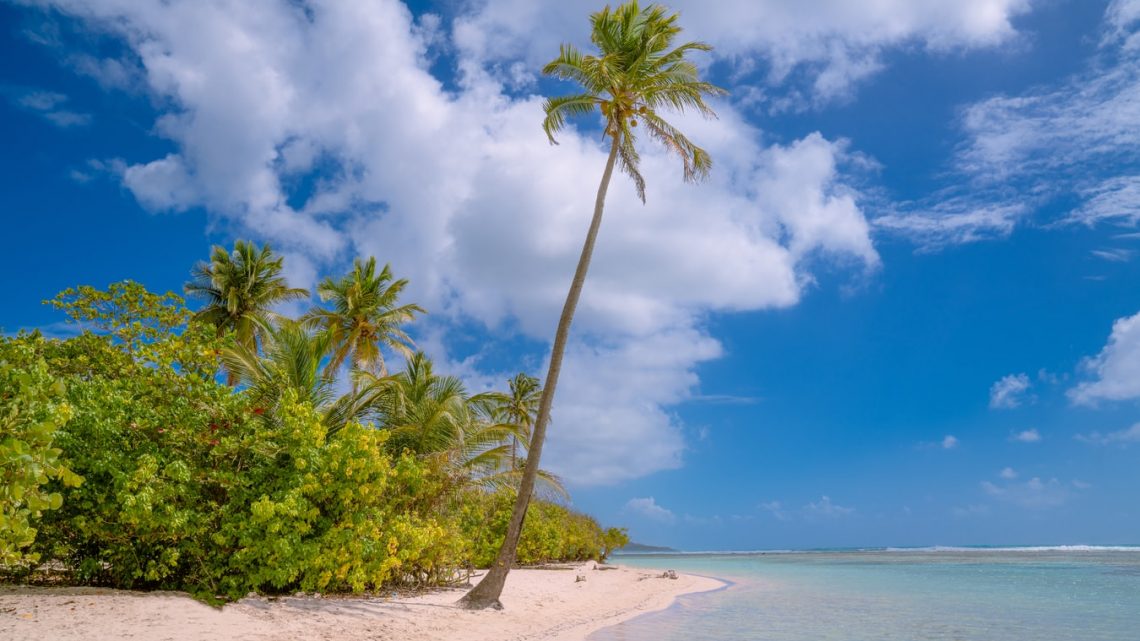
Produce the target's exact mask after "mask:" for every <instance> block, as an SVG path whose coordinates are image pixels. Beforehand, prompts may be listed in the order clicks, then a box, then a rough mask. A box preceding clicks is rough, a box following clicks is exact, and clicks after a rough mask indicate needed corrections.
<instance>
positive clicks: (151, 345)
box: [0, 283, 611, 600]
mask: <svg viewBox="0 0 1140 641" xmlns="http://www.w3.org/2000/svg"><path fill="white" fill-rule="evenodd" d="M56 305H57V306H58V307H61V308H63V309H64V310H66V311H67V312H68V314H69V315H71V316H72V317H73V318H75V319H77V320H80V321H82V322H84V323H86V324H89V325H92V326H95V327H98V328H99V330H100V332H101V333H100V334H94V333H90V332H84V333H83V334H81V335H79V336H76V337H74V338H70V339H66V340H51V339H46V338H44V337H42V336H40V335H39V334H21V335H19V336H16V337H0V429H2V430H3V432H2V433H0V474H2V475H3V477H2V480H3V487H0V501H2V505H0V507H2V512H0V518H2V519H3V521H0V526H3V527H0V575H7V576H9V577H11V576H16V577H19V576H22V575H26V574H27V573H29V572H30V571H32V569H33V568H34V566H35V561H37V560H39V561H40V562H45V561H50V562H52V567H53V568H57V569H60V570H62V572H63V574H62V576H60V577H58V578H61V579H62V580H64V581H67V582H70V583H76V584H97V585H109V586H114V587H121V588H142V589H176V590H186V591H189V592H191V593H194V594H196V595H198V596H200V597H203V598H205V599H208V600H213V599H214V598H216V597H218V596H221V597H223V598H236V597H240V596H243V595H245V594H246V593H248V592H250V591H259V592H287V591H294V590H304V591H320V592H343V591H356V592H359V591H364V590H375V589H379V588H381V587H384V586H393V585H411V586H421V585H432V584H439V583H441V582H445V581H448V580H450V579H452V578H454V577H455V575H456V570H457V569H458V568H464V567H466V566H468V565H469V564H472V563H473V564H475V565H486V564H487V563H489V562H490V560H491V559H492V558H493V557H494V553H495V551H496V550H497V549H498V546H499V545H500V543H501V542H502V538H503V533H504V531H505V529H506V520H507V518H508V517H509V514H510V510H511V503H512V502H513V497H512V496H511V495H510V494H509V493H505V492H499V493H497V494H487V493H484V492H482V491H479V490H476V489H472V488H473V487H474V486H472V485H470V484H467V485H465V484H464V483H463V482H462V481H463V479H461V478H459V476H457V473H456V470H455V469H454V468H449V467H447V459H446V457H439V456H431V455H423V454H420V453H413V452H409V451H402V450H400V449H398V448H396V447H393V445H392V443H390V442H389V434H390V432H389V431H388V430H387V429H385V426H383V425H380V426H378V427H376V426H372V425H368V426H362V425H360V424H358V423H356V422H348V423H347V425H346V426H345V427H343V429H339V430H337V431H335V433H333V434H331V435H330V433H329V426H327V425H326V424H325V421H326V420H327V419H326V416H327V414H326V413H325V412H323V411H321V410H320V408H315V407H314V406H313V405H312V404H311V403H312V401H311V400H302V398H305V397H303V395H302V393H300V392H298V391H297V390H295V389H292V388H284V389H283V391H282V393H281V394H280V396H279V398H278V400H277V401H275V402H274V403H273V405H272V406H271V407H266V406H263V405H259V404H257V403H258V401H257V400H256V399H257V398H258V397H257V396H256V395H255V394H250V393H247V392H243V391H241V390H234V389H233V388H231V387H229V386H227V385H224V384H222V383H221V382H220V381H219V380H217V371H218V358H217V354H218V353H219V351H220V350H221V348H223V347H224V345H225V344H226V341H228V340H230V339H229V338H228V337H225V336H223V337H220V338H219V337H218V336H217V335H216V332H215V331H214V330H213V329H212V328H202V327H198V326H194V325H191V326H190V327H189V328H184V327H183V328H182V329H181V330H179V329H178V328H180V327H182V326H181V325H180V323H183V322H185V319H186V318H188V316H189V314H188V312H186V311H185V308H184V307H182V304H181V301H180V299H178V297H177V296H174V295H172V294H171V295H166V296H156V295H153V294H150V293H149V292H147V291H146V290H145V289H143V288H141V286H138V285H136V284H134V283H123V284H121V285H117V286H113V287H112V288H110V289H109V290H107V291H100V290H95V289H92V288H79V289H77V290H72V291H69V292H65V294H64V295H63V296H61V298H59V299H57V302H56ZM467 480H468V481H470V479H467ZM80 481H82V483H80ZM464 488H466V489H464ZM608 547H611V546H607V543H606V538H605V535H604V533H603V532H602V531H601V529H600V528H599V527H598V525H597V523H596V522H594V520H593V519H591V518H589V517H587V516H584V515H581V514H577V513H574V512H572V511H570V510H568V509H567V508H565V507H563V506H560V505H556V504H552V503H544V502H536V503H535V504H534V505H533V506H532V508H531V510H530V515H529V516H528V519H527V524H526V529H525V534H524V536H523V541H522V545H521V547H520V550H519V561H520V562H522V563H537V562H542V561H554V560H581V559H587V558H600V557H601V556H603V555H604V553H605V551H606V550H607V549H608Z"/></svg>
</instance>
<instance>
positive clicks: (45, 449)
mask: <svg viewBox="0 0 1140 641" xmlns="http://www.w3.org/2000/svg"><path fill="white" fill-rule="evenodd" d="M70 416H71V407H70V406H69V405H68V404H67V403H66V402H65V401H64V384H63V381H61V380H58V379H56V378H53V377H52V376H51V375H50V374H49V373H48V370H47V365H46V364H45V363H44V362H43V361H42V360H35V359H34V358H33V357H32V353H31V350H29V349H27V348H20V347H18V346H16V345H12V346H11V347H8V348H7V349H3V350H2V351H0V567H10V566H17V565H19V564H23V563H34V562H35V561H36V560H37V559H38V556H37V555H36V554H35V553H28V552H27V548H28V547H29V546H30V545H31V544H32V543H33V542H34V541H35V538H36V526H37V523H38V521H39V519H40V517H41V516H42V515H43V513H44V512H45V511H48V510H58V509H59V508H60V506H61V505H62V504H63V495H62V494H60V493H59V492H55V491H51V489H50V488H49V487H48V483H49V481H51V480H52V479H56V480H58V481H59V482H61V483H63V484H65V485H67V486H75V485H78V484H79V483H80V482H82V479H81V478H80V477H79V476H78V475H76V474H75V473H73V472H72V471H71V470H69V469H68V468H67V467H66V466H64V465H63V463H62V462H61V458H60V454H61V453H62V451H61V450H60V449H59V448H58V447H55V444H54V441H55V437H56V433H57V430H58V429H59V426H61V425H63V424H65V423H66V422H67V421H68V419H69V418H70Z"/></svg>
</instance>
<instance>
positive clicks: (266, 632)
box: [0, 564, 722, 641]
mask: <svg viewBox="0 0 1140 641" xmlns="http://www.w3.org/2000/svg"><path fill="white" fill-rule="evenodd" d="M591 568H592V564H587V565H586V566H582V567H580V568H579V569H577V570H569V571H568V570H529V569H528V570H515V571H513V572H511V574H510V576H509V578H508V579H507V587H506V590H505V591H504V592H503V598H502V601H503V605H504V606H505V609H504V610H502V611H491V610H488V611H481V612H469V611H465V610H460V609H459V608H456V607H455V602H456V600H458V599H459V597H460V596H462V594H463V591H462V590H447V591H441V592H436V593H432V594H427V595H424V596H418V597H413V598H407V599H379V598H352V597H332V598H317V597H286V598H280V599H276V600H268V599H263V598H252V599H243V600H242V601H239V602H237V603H234V604H231V605H228V606H226V607H225V608H223V609H221V610H217V609H214V608H211V607H209V606H206V605H203V604H202V603H199V602H197V601H194V600H193V599H191V598H189V597H187V596H186V595H183V594H177V593H154V592H147V593H143V592H124V591H119V590H103V589H94V588H28V587H0V639H5V640H6V641H25V640H27V641H49V640H51V641H55V640H59V641H65V640H70V639H76V640H83V641H97V640H102V639H138V640H140V641H165V640H170V641H198V640H201V641H214V640H217V639H242V640H246V639H249V640H251V641H270V640H272V641H289V640H292V639H297V640H302V639H303V640H305V641H318V640H326V639H327V640H329V641H333V640H336V641H353V640H356V639H373V640H375V639H380V640H386V639H392V640H396V639H399V640H400V641H429V640H430V641H436V640H440V639H448V640H454V641H477V640H483V639H495V640H503V641H506V640H515V641H530V640H532V639H544V640H547V641H571V640H579V639H584V638H586V636H588V635H589V634H590V633H591V632H594V631H595V630H598V629H600V628H603V627H606V626H609V625H614V624H615V623H619V622H621V621H624V620H626V619H629V618H632V617H635V616H637V615H639V614H643V613H645V612H651V611H654V610H660V609H664V608H666V607H668V606H669V604H670V603H672V602H673V600H674V599H675V598H676V597H677V596H678V595H681V594H687V593H692V592H702V591H706V590H713V589H716V588H718V587H720V586H721V585H722V584H721V582H719V581H717V580H715V579H709V578H704V577H698V576H692V575H686V574H679V575H678V578H677V579H676V580H673V579H666V578H661V577H660V573H659V572H656V573H655V572H650V571H647V570H638V569H632V568H619V569H616V570H607V571H598V570H593V569H591ZM578 575H582V576H584V577H585V578H586V580H585V581H582V582H575V577H576V576H578Z"/></svg>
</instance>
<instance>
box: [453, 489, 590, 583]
mask: <svg viewBox="0 0 1140 641" xmlns="http://www.w3.org/2000/svg"><path fill="white" fill-rule="evenodd" d="M514 501H515V497H514V493H513V492H506V491H500V492H495V493H493V494H485V493H481V492H472V493H469V494H467V495H465V496H464V497H463V498H462V501H461V503H460V507H459V514H460V518H459V522H460V528H461V530H462V533H463V537H464V539H466V540H467V541H469V543H470V552H469V555H470V561H471V563H472V564H474V565H476V566H480V567H483V566H487V565H489V564H490V563H491V562H492V561H494V559H495V554H496V553H497V552H498V550H499V545H500V544H501V543H502V541H503V536H504V534H505V533H506V531H507V521H508V520H510V516H511V508H512V507H513V505H514ZM606 552H607V548H606V539H605V534H604V533H603V531H602V529H601V527H599V526H598V522H597V521H595V520H594V519H593V517H590V516H587V515H585V514H581V513H579V512H575V511H573V510H571V509H569V508H567V507H565V506H562V505H559V504H557V503H551V502H549V501H542V500H534V501H532V502H531V504H530V508H529V509H528V510H527V515H526V522H525V523H524V524H523V532H522V537H521V539H520V540H519V547H518V556H517V558H516V560H517V562H518V563H519V564H522V565H531V564H535V563H548V562H553V561H585V560H589V559H594V560H602V559H604V558H605V555H606Z"/></svg>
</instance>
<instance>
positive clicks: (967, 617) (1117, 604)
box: [590, 546, 1140, 641]
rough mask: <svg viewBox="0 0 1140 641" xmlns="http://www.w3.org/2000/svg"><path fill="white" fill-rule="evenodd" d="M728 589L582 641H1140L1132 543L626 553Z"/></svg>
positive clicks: (1139, 577) (1137, 552) (1136, 551)
mask: <svg viewBox="0 0 1140 641" xmlns="http://www.w3.org/2000/svg"><path fill="white" fill-rule="evenodd" d="M616 562H618V563H621V564H624V565H629V566H634V567H644V568H652V569H664V568H672V569H676V570H678V571H683V572H691V573H696V574H704V575H708V576H715V577H718V578H723V579H726V580H728V581H730V582H731V585H730V586H729V587H727V588H726V589H723V590H719V591H716V592H710V593H705V594H696V595H689V596H685V597H682V598H681V599H679V600H678V602H677V603H676V604H674V605H673V607H671V608H669V609H668V610H665V611H662V612H658V613H652V614H647V615H644V616H641V617H638V618H636V619H633V620H631V621H628V622H626V623H623V624H620V625H617V626H614V627H611V628H607V629H604V630H601V631H599V632H597V633H595V634H594V635H592V636H591V637H590V641H670V640H674V639H677V640H681V639H684V640H686V641H688V640H693V641H696V640H703V639H707V640H709V641H729V640H737V639H741V640H743V639H748V640H750V641H928V640H938V641H1140V547H1138V548H1132V547H1128V548H1124V547H1120V548H1105V547H1084V546H1061V547H1049V548H1002V549H998V548H991V549H983V548H953V549H951V548H930V549H908V550H891V549H887V550H858V551H839V552H834V551H821V552H766V553H763V552H756V553H734V554H715V553H710V554H670V555H625V556H620V557H618V558H617V559H616Z"/></svg>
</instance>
